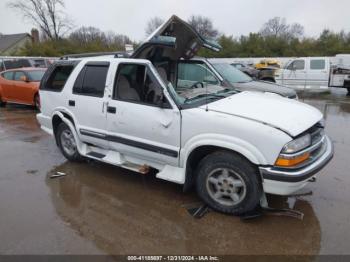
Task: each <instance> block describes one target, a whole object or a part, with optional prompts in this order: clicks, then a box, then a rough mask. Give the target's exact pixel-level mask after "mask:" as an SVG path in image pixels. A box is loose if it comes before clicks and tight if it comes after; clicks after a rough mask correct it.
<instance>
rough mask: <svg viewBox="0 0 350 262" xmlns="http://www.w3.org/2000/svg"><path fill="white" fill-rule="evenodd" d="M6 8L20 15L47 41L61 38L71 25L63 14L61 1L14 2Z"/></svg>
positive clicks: (63, 6)
mask: <svg viewBox="0 0 350 262" xmlns="http://www.w3.org/2000/svg"><path fill="white" fill-rule="evenodd" d="M8 7H10V8H12V9H14V10H16V11H18V12H20V13H22V14H23V16H24V18H25V19H27V20H29V21H31V22H32V23H34V25H35V26H37V27H38V28H40V30H41V31H42V33H43V34H44V37H46V38H48V39H56V40H57V39H59V38H61V37H62V35H64V34H65V33H66V32H67V31H68V30H69V29H70V28H71V25H72V22H71V21H69V20H68V19H67V18H66V16H65V14H64V12H63V10H64V8H65V5H64V1H63V0H16V1H13V2H9V3H8Z"/></svg>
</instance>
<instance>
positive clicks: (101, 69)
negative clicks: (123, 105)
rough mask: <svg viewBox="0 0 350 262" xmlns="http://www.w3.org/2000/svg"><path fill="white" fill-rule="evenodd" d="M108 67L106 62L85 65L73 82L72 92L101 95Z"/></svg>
mask: <svg viewBox="0 0 350 262" xmlns="http://www.w3.org/2000/svg"><path fill="white" fill-rule="evenodd" d="M108 68H109V64H108V63H98V64H87V65H85V66H84V68H83V69H82V70H81V72H80V73H79V75H78V78H77V80H76V81H75V83H74V87H73V93H74V94H79V95H86V96H96V97H103V94H104V90H105V86H106V78H107V73H108Z"/></svg>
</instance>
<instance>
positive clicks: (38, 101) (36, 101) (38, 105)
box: [34, 94, 40, 111]
mask: <svg viewBox="0 0 350 262" xmlns="http://www.w3.org/2000/svg"><path fill="white" fill-rule="evenodd" d="M34 107H35V108H36V109H37V110H39V111H40V97H39V94H35V96H34Z"/></svg>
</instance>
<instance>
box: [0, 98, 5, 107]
mask: <svg viewBox="0 0 350 262" xmlns="http://www.w3.org/2000/svg"><path fill="white" fill-rule="evenodd" d="M4 106H6V102H3V101H2V100H1V97H0V107H4Z"/></svg>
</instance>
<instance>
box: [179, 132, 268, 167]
mask: <svg viewBox="0 0 350 262" xmlns="http://www.w3.org/2000/svg"><path fill="white" fill-rule="evenodd" d="M201 146H214V147H219V148H224V149H227V150H231V151H234V152H236V153H238V154H241V155H242V156H244V157H245V158H247V159H248V160H249V161H250V162H251V163H253V164H255V165H266V164H267V160H266V158H265V157H264V155H263V154H262V153H261V152H260V151H259V150H258V149H257V148H256V147H255V146H254V145H252V144H250V143H248V142H246V141H244V140H242V139H239V138H235V137H231V136H227V135H221V134H204V135H198V136H195V137H193V138H191V139H190V140H189V141H187V142H186V144H185V145H184V147H183V148H182V149H181V154H180V164H181V163H182V164H183V165H182V166H183V167H186V165H187V160H188V157H189V156H190V155H191V153H192V152H193V151H194V150H196V149H197V148H199V147H201Z"/></svg>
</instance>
